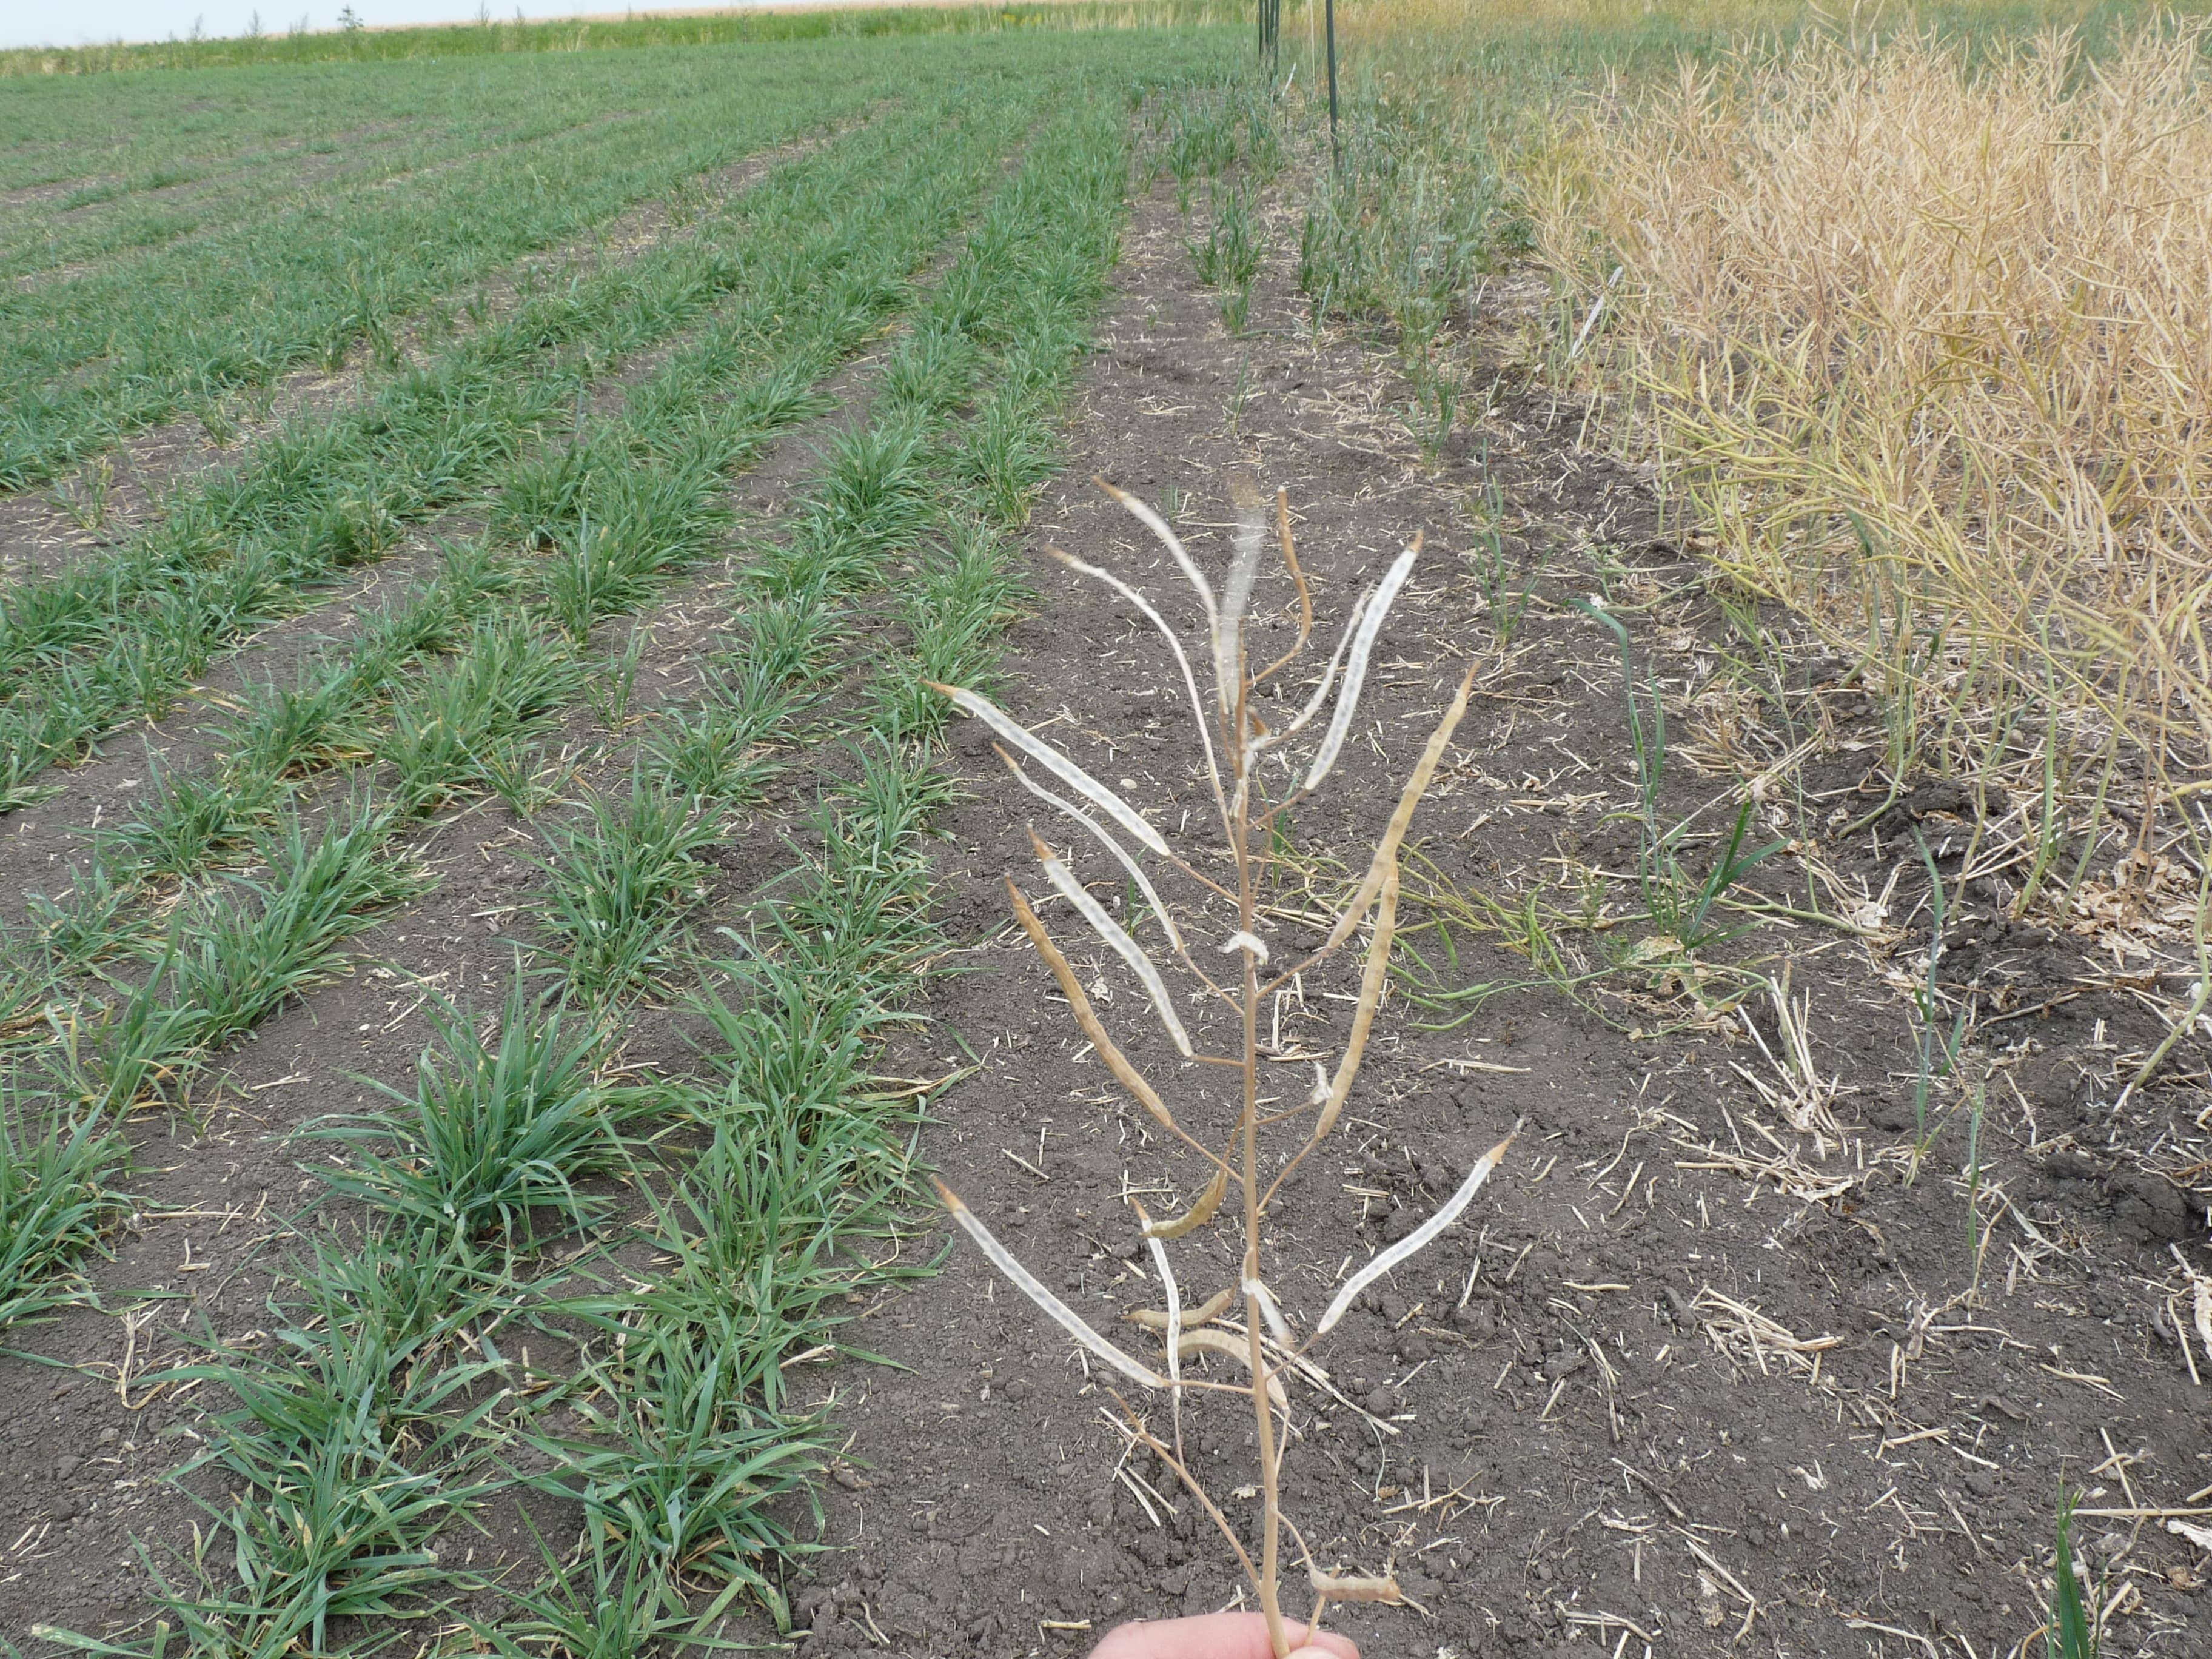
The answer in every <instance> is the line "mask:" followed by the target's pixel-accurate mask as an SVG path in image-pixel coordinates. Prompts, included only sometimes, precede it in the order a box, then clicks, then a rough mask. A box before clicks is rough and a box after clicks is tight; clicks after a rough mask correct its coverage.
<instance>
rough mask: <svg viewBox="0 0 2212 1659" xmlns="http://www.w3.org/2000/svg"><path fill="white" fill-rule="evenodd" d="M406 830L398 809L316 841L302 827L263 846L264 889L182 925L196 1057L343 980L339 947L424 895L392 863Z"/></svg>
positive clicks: (178, 988) (183, 979) (182, 1002)
mask: <svg viewBox="0 0 2212 1659" xmlns="http://www.w3.org/2000/svg"><path fill="white" fill-rule="evenodd" d="M397 827H398V819H397V816H396V814H395V813H394V811H392V809H391V808H389V807H382V808H379V807H373V806H370V805H366V804H363V805H357V806H356V808H355V809H354V811H352V812H351V813H350V814H349V816H348V817H345V818H343V819H341V820H340V821H339V822H338V823H336V824H334V825H332V826H331V828H329V829H325V831H324V832H323V833H322V835H320V836H318V837H316V838H315V839H313V840H312V841H311V840H309V838H308V832H307V828H306V826H305V825H304V824H303V823H301V821H300V820H299V819H298V818H296V817H295V818H293V819H292V820H291V821H290V822H289V823H288V824H287V825H286V826H285V829H284V831H283V836H282V838H281V839H277V838H271V839H270V841H268V842H265V843H264V856H265V857H266V858H267V860H268V862H269V873H268V877H267V878H266V879H265V880H262V881H254V880H249V879H246V878H239V879H237V880H234V881H232V882H230V883H228V884H226V885H225V886H224V887H223V888H222V889H220V890H216V892H214V893H211V894H210V895H208V896H206V897H205V898H204V900H203V901H202V902H200V903H199V904H198V905H197V906H196V907H195V908H193V909H192V910H191V911H190V912H189V913H187V914H186V915H185V916H183V917H182V918H180V920H179V923H178V925H177V927H176V928H175V931H174V933H173V942H172V945H171V946H170V956H169V960H168V963H167V972H168V976H169V979H170V981H171V985H172V997H173V1003H174V1006H176V1007H178V1008H179V1009H184V1010H188V1011H190V1014H191V1019H192V1022H193V1025H192V1036H193V1041H194V1044H195V1046H196V1047H198V1048H215V1047H217V1046H219V1045H220V1044H222V1043H223V1042H228V1041H229V1039H230V1038H232V1037H234V1036H237V1035H238V1034H239V1033H240V1032H241V1031H245V1030H251V1029H252V1027H253V1026H255V1025H258V1024H260V1023H261V1021H262V1020H263V1019H264V1018H267V1017H268V1016H269V1015H270V1013H271V1012H274V1011H275V1010H276V1008H278V1007H279V1006H282V1005H283V1003H284V1002H285V1001H286V1000H288V999H289V998H290V997H293V996H295V995H298V994H301V992H303V991H304V990H306V989H307V987H309V986H311V985H312V984H313V983H314V982H315V981H318V980H319V979H322V978H325V977H326V976H327V975H330V974H331V973H333V972H335V971H336V970H337V969H338V967H339V966H340V965H341V964H342V963H343V960H344V958H343V956H342V955H341V954H340V952H339V951H338V948H337V947H338V945H339V944H340V942H341V941H343V939H347V938H349V936H351V935H352V934H354V933H359V932H360V931H361V930H362V928H363V927H366V926H368V922H369V921H370V919H371V918H372V917H373V916H374V914H375V913H376V912H378V911H380V910H382V909H385V908H388V907H389V906H391V905H393V904H397V903H398V902H401V901H402V900H404V899H408V898H411V897H413V896H415V895H416V893H418V892H420V891H421V890H422V877H421V876H420V875H419V874H417V873H416V872H415V871H413V870H411V869H410V868H409V867H408V866H405V865H404V864H403V863H401V862H400V861H398V860H396V859H394V858H393V857H392V852H391V848H390V845H389V843H390V842H391V839H392V833H393V831H394V830H395V829H397Z"/></svg>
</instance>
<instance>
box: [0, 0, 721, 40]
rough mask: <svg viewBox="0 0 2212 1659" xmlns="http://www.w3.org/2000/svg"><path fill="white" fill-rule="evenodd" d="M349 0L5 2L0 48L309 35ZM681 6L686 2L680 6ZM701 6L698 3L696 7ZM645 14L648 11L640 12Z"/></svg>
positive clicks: (616, 5)
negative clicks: (195, 34)
mask: <svg viewBox="0 0 2212 1659" xmlns="http://www.w3.org/2000/svg"><path fill="white" fill-rule="evenodd" d="M344 3H345V0H60V3H54V0H45V3H41V0H0V46H84V45H87V44H88V43H92V42H100V41H108V40H167V39H168V38H169V37H170V36H172V35H175V36H179V37H182V36H185V35H188V34H190V33H191V31H192V25H193V23H194V22H195V21H197V23H198V24H199V27H200V28H201V30H202V31H203V32H204V33H208V34H211V35H214V34H243V33H246V31H247V30H248V29H250V28H251V27H252V25H253V20H254V17H255V15H256V14H257V13H258V15H259V17H260V21H261V27H262V28H263V29H264V31H266V32H268V33H271V34H275V33H282V32H283V30H285V29H288V28H290V27H292V26H293V25H294V24H295V23H297V22H298V21H300V19H301V16H302V15H304V16H305V17H306V18H307V27H309V28H311V29H326V28H331V27H335V26H336V24H337V15H338V10H339V8H340V7H342V6H343V4H344ZM487 3H489V6H490V9H491V15H493V16H494V17H497V18H511V17H513V15H514V12H515V0H487ZM679 3H683V0H679ZM690 3H693V4H696V3H699V0H690ZM477 4H478V0H353V9H354V11H355V14H356V15H358V16H359V17H360V19H361V21H362V22H364V23H463V22H466V21H469V20H470V19H471V18H472V17H474V16H475V15H477ZM621 9H622V0H589V3H586V0H568V3H566V4H562V3H548V0H523V7H522V12H523V15H524V16H526V17H530V18H540V17H562V16H568V15H574V14H575V13H577V12H583V11H597V12H605V11H620V10H621ZM640 9H644V8H643V7H641V8H640Z"/></svg>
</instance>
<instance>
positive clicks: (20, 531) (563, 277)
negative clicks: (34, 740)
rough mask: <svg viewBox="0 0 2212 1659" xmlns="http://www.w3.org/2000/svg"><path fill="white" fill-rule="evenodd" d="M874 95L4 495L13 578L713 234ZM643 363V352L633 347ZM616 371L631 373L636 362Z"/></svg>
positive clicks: (93, 548) (0, 543)
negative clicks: (514, 319)
mask: <svg viewBox="0 0 2212 1659" xmlns="http://www.w3.org/2000/svg"><path fill="white" fill-rule="evenodd" d="M887 107H888V106H887V105H878V106H873V107H872V108H871V109H869V110H868V111H866V112H862V114H861V115H860V117H858V118H855V119H851V120H845V121H840V122H836V123H834V124H832V125H830V126H829V130H828V131H825V132H823V133H822V134H818V135H814V136H810V137H805V138H801V139H797V140H794V141H793V142H791V143H785V144H780V145H777V146H775V147H773V148H771V149H767V150H763V151H761V152H758V153H757V154H755V155H749V156H746V157H744V159H743V160H742V161H738V162H735V163H732V164H730V165H727V166H718V167H714V168H712V169H710V170H709V171H708V172H707V173H702V174H693V175H689V176H687V177H686V178H684V179H682V180H680V181H678V185H677V187H676V189H675V190H674V191H663V192H661V193H660V194H659V195H657V196H655V197H652V198H650V199H648V200H646V201H643V202H638V203H634V204H631V205H630V206H629V207H627V208H625V209H623V210H622V211H621V213H619V214H618V215H617V216H616V217H615V218H614V219H612V220H611V221H609V222H602V223H599V224H595V225H593V226H592V227H590V228H587V229H586V230H584V231H581V232H580V233H579V234H576V235H575V236H574V237H573V238H571V239H569V240H568V241H567V242H566V243H564V244H562V245H560V246H555V247H553V248H550V249H545V250H541V251H538V252H532V253H529V254H526V255H525V256H523V257H522V258H520V259H519V260H518V261H517V262H515V263H514V264H512V265H510V266H509V267H507V269H505V270H501V271H500V272H498V273H496V274H495V275H492V276H487V277H485V278H483V280H481V281H480V282H478V283H477V284H476V286H475V287H474V288H473V289H471V291H469V292H468V293H467V294H466V295H459V296H447V297H446V298H444V299H442V300H441V301H438V302H436V303H435V305H434V306H433V307H430V312H431V313H432V314H430V315H428V316H423V315H418V316H417V317H416V318H415V319H411V320H410V321H407V322H404V323H402V324H399V325H396V326H393V327H391V328H388V329H387V328H384V327H382V326H381V325H380V329H379V331H378V340H377V343H376V345H375V347H374V349H373V350H369V351H365V352H363V351H358V350H357V351H356V353H355V354H354V355H352V356H351V357H350V359H349V362H348V363H347V364H346V365H345V366H344V367H343V368H339V369H337V370H336V371H332V370H330V369H326V368H304V369H296V370H294V371H292V372H290V373H289V374H284V375H283V376H281V377H280V378H278V379H276V380H273V381H271V382H268V383H265V384H264V385H262V386H257V387H254V388H252V389H251V390H249V391H234V392H230V393H228V394H226V395H224V396H222V397H221V398H218V399H216V401H215V402H214V403H212V404H210V405H208V406H206V407H204V408H203V410H201V412H200V413H199V414H197V415H196V416H191V417H190V418H185V419H179V420H173V421H169V422H165V423H162V424H161V425H158V426H155V427H153V428H148V429H145V430H143V431H140V432H137V433H135V434H132V435H129V436H127V437H124V438H121V439H119V440H118V441H116V443H115V445H114V447H113V448H112V450H111V451H109V452H107V453H103V454H101V455H100V456H99V457H97V458H95V459H93V460H91V461H88V462H87V463H86V464H85V465H82V466H81V467H80V468H78V469H77V471H76V472H75V473H74V474H73V475H71V476H70V477H68V478H64V479H60V480H57V481H56V482H54V483H52V484H51V485H50V486H48V487H47V488H45V489H19V490H16V491H14V492H12V493H9V494H7V495H0V573H4V574H5V575H6V576H7V577H8V578H9V579H12V580H13V581H14V582H15V583H21V582H23V581H26V580H52V579H53V578H55V577H57V576H59V575H62V574H65V573H66V572H67V570H68V569H69V568H70V566H71V565H72V564H73V563H75V562H77V561H79V560H82V559H87V558H92V557H97V556H100V553H99V550H101V549H104V548H112V547H115V546H118V545H125V544H128V543H129V542H130V541H131V539H132V538H134V537H135V536H137V535H138V534H141V533H143V532H144V531H145V530H146V528H147V527H148V526H150V525H151V524H152V523H153V522H154V521H155V520H156V519H157V517H158V516H159V515H160V513H162V512H163V511H165V510H166V508H167V505H168V501H169V500H170V498H171V497H172V496H173V493H174V492H175V491H177V490H179V489H183V488H185V487H187V486H188V485H190V484H191V483H193V482H194V481H196V480H199V479H202V478H204V477H208V476H210V475H212V474H214V473H215V472H216V470H217V469H220V468H224V467H226V466H228V467H233V468H234V467H236V466H239V465H250V462H251V456H252V448H253V446H254V445H255V444H256V443H257V442H258V441H260V440H262V439H264V438H265V437H267V436H269V435H271V434H279V435H281V434H282V433H283V432H285V431H287V430H289V429H293V428H297V427H298V426H300V425H301V424H302V423H303V422H307V421H311V420H314V419H317V418H330V417H331V416H334V415H335V414H336V413H337V411H338V410H342V409H343V407H344V406H345V405H347V404H350V403H353V402H355V401H356V400H358V399H359V398H362V397H364V396H369V395H374V394H373V386H374V383H376V382H377V381H380V380H386V379H389V378H390V377H391V376H392V374H394V373H395V372H397V371H398V370H401V369H403V368H416V369H421V368H428V367H429V366H430V365H431V363H432V362H435V358H436V356H437V354H439V353H441V352H450V351H452V350H453V349H454V348H455V346H456V345H458V344H459V343H461V342H463V341H465V340H466V339H467V338H469V337H471V336H472V335H475V334H477V333H480V332H482V331H483V330H484V329H486V328H488V327H492V326H495V325H498V324H500V323H502V322H504V321H505V320H507V318H509V317H510V316H511V315H513V313H514V311H515V310H516V309H517V308H518V307H520V306H521V305H522V304H524V303H526V301H527V300H528V298H529V297H530V296H531V295H535V294H539V293H543V292H544V291H546V290H548V289H556V288H558V287H560V286H562V285H563V284H565V283H573V282H574V281H576V280H577V279H578V278H580V277H582V276H586V275H588V274H590V273H591V272H592V271H593V270H596V269H599V268H600V267H601V266H603V265H605V264H611V263H616V262H620V261H627V260H634V259H635V258H637V257H638V256H640V255H641V254H642V253H644V252H647V251H649V250H652V249H653V248H656V247H659V246H664V245H666V244H668V243H671V242H673V241H677V240H684V239H685V238H688V237H690V236H695V235H708V234H712V228H713V226H714V223H715V222H717V220H718V219H719V217H720V216H722V215H724V214H726V212H727V211H728V210H729V209H730V208H731V206H732V204H733V202H734V200H735V198H736V197H738V196H740V195H741V194H743V193H744V191H747V190H749V189H750V188H752V187H753V186H754V185H757V184H758V183H759V182H760V181H761V179H763V178H764V177H765V176H766V175H767V174H768V173H769V172H770V171H772V170H773V169H775V168H776V167H781V166H784V165H787V164H788V163H790V162H792V161H796V160H799V159H800V158H801V157H803V156H805V155H810V154H811V153H812V152H814V151H816V150H817V149H822V148H823V147H824V146H826V145H827V144H829V143H834V142H836V140H837V139H838V138H840V137H843V136H845V135H846V134H848V133H849V132H851V131H854V130H855V129H856V128H857V127H859V126H861V125H866V123H867V122H869V121H872V120H875V119H878V118H881V117H882V115H883V113H884V110H885V109H886V108H887ZM641 357H643V358H646V359H648V360H649V357H650V350H649V349H648V351H647V352H646V353H643V354H641ZM623 372H624V373H625V374H635V373H636V372H637V366H636V365H635V364H633V365H629V366H626V367H625V368H624V370H623Z"/></svg>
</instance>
